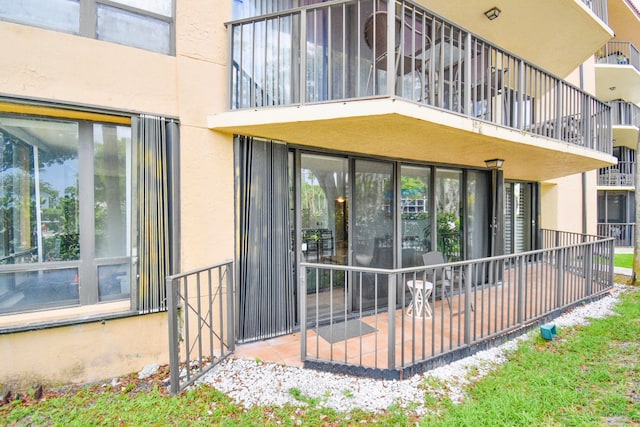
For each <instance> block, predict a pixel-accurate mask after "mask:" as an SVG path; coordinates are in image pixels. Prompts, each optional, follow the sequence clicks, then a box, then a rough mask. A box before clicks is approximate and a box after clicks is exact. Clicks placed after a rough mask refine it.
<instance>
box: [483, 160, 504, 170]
mask: <svg viewBox="0 0 640 427" xmlns="http://www.w3.org/2000/svg"><path fill="white" fill-rule="evenodd" d="M484 164H485V165H487V167H488V168H490V169H500V168H501V167H502V165H503V164H504V160H503V159H491V160H485V161H484Z"/></svg>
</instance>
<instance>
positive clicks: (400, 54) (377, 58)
mask: <svg viewBox="0 0 640 427" xmlns="http://www.w3.org/2000/svg"><path fill="white" fill-rule="evenodd" d="M394 37H395V49H394V52H387V12H386V11H377V12H374V13H373V14H372V15H371V16H369V17H368V18H367V20H366V22H365V24H364V41H365V43H366V44H367V46H368V47H369V49H371V50H372V51H373V56H374V57H373V61H372V63H371V67H370V69H369V76H368V78H367V84H366V89H365V91H366V92H367V93H368V91H369V84H371V83H372V82H373V81H374V73H375V70H386V69H387V56H388V55H389V54H391V55H393V56H394V57H395V71H396V75H397V76H398V77H402V76H404V75H407V74H410V73H417V75H418V78H419V79H420V87H421V93H422V92H424V89H423V88H424V86H425V84H424V82H423V76H422V74H423V73H422V60H421V59H420V58H419V55H420V53H421V52H422V49H421V46H422V38H424V39H425V42H426V45H427V47H428V46H430V45H431V41H430V40H429V37H428V36H427V35H426V34H423V33H422V32H421V31H420V30H418V29H416V28H414V27H412V26H411V25H410V24H409V23H408V22H406V21H404V20H403V19H402V18H401V17H399V16H398V17H396V25H395V33H394ZM411 48H413V49H414V50H415V51H413V52H410V49H411ZM373 94H374V95H375V83H374V90H373ZM421 96H422V95H421Z"/></svg>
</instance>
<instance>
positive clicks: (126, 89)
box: [0, 0, 234, 388]
mask: <svg viewBox="0 0 640 427" xmlns="http://www.w3.org/2000/svg"><path fill="white" fill-rule="evenodd" d="M176 4H177V11H176V55H175V56H168V55H161V54H156V53H153V52H147V51H144V50H141V49H135V48H132V47H127V46H121V45H118V44H114V43H106V42H101V41H98V40H93V39H89V38H86V37H78V36H73V35H70V34H64V33H60V32H55V31H48V30H43V29H38V28H33V27H29V26H25V25H17V24H11V23H5V22H0V40H2V45H3V55H1V56H0V69H2V70H3V71H2V73H0V94H3V95H10V96H14V97H18V98H36V99H42V100H44V101H49V102H51V101H53V102H63V103H65V104H71V105H74V104H75V105H78V106H79V107H82V106H95V107H100V108H107V109H113V110H116V111H127V112H132V113H137V112H141V113H149V114H155V115H161V116H169V117H176V118H178V119H179V120H180V145H179V147H180V148H179V151H180V163H179V165H180V171H179V179H180V186H179V190H178V196H179V203H180V212H181V213H180V222H179V224H178V228H179V232H180V242H181V247H180V250H179V254H178V256H179V257H180V264H181V270H182V271H184V270H187V269H192V268H196V267H201V266H205V265H208V264H213V263H217V262H220V261H223V260H226V259H231V258H233V255H234V252H233V248H234V244H233V236H234V234H233V224H234V202H233V200H234V197H233V194H234V193H233V192H234V186H233V180H234V178H233V174H234V169H233V143H232V138H231V137H230V136H228V135H227V136H223V135H220V134H216V133H215V132H213V131H211V130H209V129H208V128H207V115H208V114H212V113H217V112H220V111H224V110H225V100H226V71H225V70H226V55H227V39H226V28H225V26H224V22H225V21H228V20H230V19H231V2H219V3H216V4H215V5H212V3H210V2H202V1H196V0H180V1H179V2H177V3H176ZM125 306H126V307H125ZM96 307H98V306H91V307H89V308H86V307H78V308H76V309H64V310H49V311H46V312H40V314H38V313H29V314H25V315H12V316H0V327H3V326H4V327H6V326H10V325H13V326H15V325H29V324H38V323H40V324H42V323H43V322H47V321H51V320H53V319H55V320H56V321H60V320H73V319H79V318H82V317H83V316H85V315H86V313H87V312H91V314H92V315H95V314H96V313H94V311H96V310H95V309H94V308H96ZM119 309H120V310H122V311H128V310H129V306H128V304H126V302H125V304H124V305H123V306H122V307H120V308H119ZM108 311H109V312H110V313H113V311H114V310H113V309H110V310H108ZM97 312H98V313H99V312H100V309H98V310H97ZM116 312H117V309H116ZM167 334H168V332H167V317H166V313H161V314H154V315H145V316H132V317H127V318H122V319H118V320H108V321H105V322H94V323H87V324H79V325H76V326H65V327H56V328H48V329H42V330H37V331H31V332H16V333H9V334H4V335H0V360H1V361H2V363H0V385H2V384H4V385H8V384H11V385H13V386H15V385H23V386H31V385H33V384H36V383H58V382H85V381H94V380H99V379H102V378H108V377H111V376H115V375H120V374H125V373H128V372H133V371H137V370H139V369H141V368H142V367H144V366H145V365H146V364H149V363H152V362H155V363H160V364H163V363H168V344H167ZM0 388H1V387H0Z"/></svg>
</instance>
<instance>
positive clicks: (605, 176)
mask: <svg viewBox="0 0 640 427" xmlns="http://www.w3.org/2000/svg"><path fill="white" fill-rule="evenodd" d="M635 176H636V164H635V162H625V161H623V162H618V164H617V165H615V166H609V167H607V168H601V169H599V170H598V185H601V186H609V187H633V186H634V185H635Z"/></svg>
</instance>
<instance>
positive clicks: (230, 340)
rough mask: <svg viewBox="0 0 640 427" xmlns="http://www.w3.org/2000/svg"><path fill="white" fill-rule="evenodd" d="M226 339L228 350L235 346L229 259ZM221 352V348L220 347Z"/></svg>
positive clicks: (233, 290) (233, 304) (231, 279)
mask: <svg viewBox="0 0 640 427" xmlns="http://www.w3.org/2000/svg"><path fill="white" fill-rule="evenodd" d="M226 275H227V340H228V344H227V346H228V347H229V350H230V351H234V350H235V348H236V327H235V319H236V318H235V310H234V307H235V299H234V294H235V289H233V275H234V272H233V262H232V261H231V260H230V261H229V263H228V264H227V272H226ZM220 351H221V352H222V349H220Z"/></svg>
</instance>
